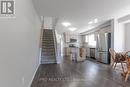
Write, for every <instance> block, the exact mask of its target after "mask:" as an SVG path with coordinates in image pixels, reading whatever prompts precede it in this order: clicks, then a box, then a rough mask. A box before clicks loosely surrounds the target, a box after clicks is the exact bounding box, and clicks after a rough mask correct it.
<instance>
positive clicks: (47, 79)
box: [31, 60, 130, 87]
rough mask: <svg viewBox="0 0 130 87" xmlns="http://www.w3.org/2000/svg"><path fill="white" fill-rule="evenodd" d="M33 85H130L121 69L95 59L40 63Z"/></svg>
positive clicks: (122, 86)
mask: <svg viewBox="0 0 130 87" xmlns="http://www.w3.org/2000/svg"><path fill="white" fill-rule="evenodd" d="M31 87H130V79H129V80H128V82H127V83H125V82H124V81H123V79H122V77H121V70H120V68H119V69H116V70H113V69H111V68H110V66H109V65H105V64H101V63H98V62H95V61H91V60H86V61H85V62H79V63H74V62H71V61H68V60H64V61H63V62H62V63H61V64H50V65H40V67H39V69H38V71H37V74H36V76H35V78H34V81H33V83H32V85H31Z"/></svg>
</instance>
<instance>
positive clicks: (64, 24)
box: [62, 22, 71, 27]
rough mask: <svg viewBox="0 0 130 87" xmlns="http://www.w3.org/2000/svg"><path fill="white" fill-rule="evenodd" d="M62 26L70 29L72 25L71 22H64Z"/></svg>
mask: <svg viewBox="0 0 130 87" xmlns="http://www.w3.org/2000/svg"><path fill="white" fill-rule="evenodd" d="M62 25H63V26H65V27H69V26H70V25H71V23H69V22H63V23H62Z"/></svg>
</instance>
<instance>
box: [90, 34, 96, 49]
mask: <svg viewBox="0 0 130 87" xmlns="http://www.w3.org/2000/svg"><path fill="white" fill-rule="evenodd" d="M89 45H90V46H92V47H96V41H95V35H94V34H91V35H89Z"/></svg>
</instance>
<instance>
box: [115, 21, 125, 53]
mask: <svg viewBox="0 0 130 87" xmlns="http://www.w3.org/2000/svg"><path fill="white" fill-rule="evenodd" d="M114 50H115V51H116V52H123V51H124V50H125V29H124V24H122V23H118V21H117V20H115V29H114Z"/></svg>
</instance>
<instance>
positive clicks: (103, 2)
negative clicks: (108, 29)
mask: <svg viewBox="0 0 130 87" xmlns="http://www.w3.org/2000/svg"><path fill="white" fill-rule="evenodd" d="M34 5H35V7H36V10H37V12H38V14H39V15H40V16H52V17H58V18H59V22H58V26H57V29H58V30H59V31H61V32H64V31H67V30H68V29H67V28H65V27H64V26H62V25H61V23H62V22H64V21H68V22H70V23H72V25H73V26H74V27H76V28H78V29H77V31H76V32H78V33H79V32H83V31H86V30H88V29H90V28H91V26H90V25H88V22H89V21H92V20H94V19H95V18H98V19H99V23H98V24H94V25H93V26H95V25H96V26H97V25H99V24H101V23H103V22H104V21H107V20H110V19H111V18H114V17H120V16H124V15H127V14H130V0H34ZM93 26H92V27H93Z"/></svg>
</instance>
